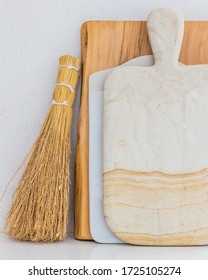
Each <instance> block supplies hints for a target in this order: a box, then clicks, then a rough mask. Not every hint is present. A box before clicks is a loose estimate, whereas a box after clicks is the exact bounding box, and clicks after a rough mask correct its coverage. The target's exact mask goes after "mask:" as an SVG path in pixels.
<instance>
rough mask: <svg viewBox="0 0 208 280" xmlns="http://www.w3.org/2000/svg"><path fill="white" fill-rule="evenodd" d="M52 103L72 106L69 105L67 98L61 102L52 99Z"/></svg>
mask: <svg viewBox="0 0 208 280" xmlns="http://www.w3.org/2000/svg"><path fill="white" fill-rule="evenodd" d="M52 104H53V105H63V106H67V107H70V108H73V107H72V105H70V104H69V103H68V102H67V100H64V101H63V102H56V100H54V99H53V100H52Z"/></svg>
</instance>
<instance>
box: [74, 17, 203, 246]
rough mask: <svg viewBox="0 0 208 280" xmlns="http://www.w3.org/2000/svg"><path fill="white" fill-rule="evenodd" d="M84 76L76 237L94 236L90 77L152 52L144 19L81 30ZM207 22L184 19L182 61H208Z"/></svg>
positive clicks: (100, 23)
mask: <svg viewBox="0 0 208 280" xmlns="http://www.w3.org/2000/svg"><path fill="white" fill-rule="evenodd" d="M81 43H82V60H83V77H82V95H81V107H80V116H79V127H78V143H77V151H76V167H75V237H76V238H77V239H84V240H85V239H88V240H90V239H91V234H90V227H89V185H88V182H89V175H88V156H89V155H88V148H89V142H88V78H89V75H90V74H91V73H93V72H96V71H99V70H104V69H108V68H111V67H115V66H117V65H120V64H122V63H124V62H126V61H128V60H130V59H132V58H135V57H137V56H140V55H147V54H152V51H151V47H150V44H149V39H148V35H147V28H146V22H145V21H89V22H86V23H84V24H83V25H82V29H81ZM207 50H208V22H203V21H198V22H197V21H194V22H192V21H189V22H185V32H184V38H183V44H182V48H181V52H180V58H179V60H180V61H181V62H182V63H185V64H200V63H208V52H207Z"/></svg>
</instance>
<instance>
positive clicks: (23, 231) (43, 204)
mask: <svg viewBox="0 0 208 280" xmlns="http://www.w3.org/2000/svg"><path fill="white" fill-rule="evenodd" d="M59 61H60V63H59V64H60V66H61V67H59V71H58V76H57V81H56V84H57V85H58V86H55V90H54V94H53V101H52V106H51V108H50V110H49V112H48V114H47V116H46V119H45V121H44V124H43V126H42V129H41V132H40V135H39V136H38V138H37V140H36V142H35V144H34V145H33V147H32V149H31V153H30V156H29V157H28V162H27V166H26V168H25V170H24V172H23V174H22V177H21V179H20V181H19V183H18V186H17V188H16V190H15V193H14V196H13V201H12V205H11V208H10V211H9V214H8V218H7V221H6V224H5V231H6V233H7V234H8V235H9V236H10V237H12V238H16V239H19V240H29V241H33V242H54V241H59V240H63V239H64V238H65V237H66V231H67V220H68V201H69V200H68V194H69V184H70V171H69V166H70V153H71V143H70V142H71V141H70V129H71V122H72V110H68V108H66V107H72V105H73V103H74V99H75V94H74V91H75V88H76V86H77V83H78V76H79V75H78V71H77V70H78V65H80V61H79V59H77V58H76V57H73V56H69V55H64V56H62V57H60V59H59ZM62 65H64V66H65V65H66V66H69V68H68V67H62ZM73 70H76V71H73ZM53 105H64V106H53Z"/></svg>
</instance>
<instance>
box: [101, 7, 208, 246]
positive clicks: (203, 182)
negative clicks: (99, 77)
mask: <svg viewBox="0 0 208 280" xmlns="http://www.w3.org/2000/svg"><path fill="white" fill-rule="evenodd" d="M147 28H148V34H149V38H150V43H151V46H152V50H153V54H154V58H155V65H154V66H149V67H141V66H134V67H132V66H129V67H123V68H120V69H116V70H113V71H112V72H111V73H110V74H109V75H108V77H107V79H106V81H105V87H104V117H103V129H104V135H103V149H104V150H103V153H104V159H103V187H104V214H105V218H106V221H107V224H108V226H109V227H110V229H111V231H112V232H113V233H114V234H115V235H116V236H118V237H119V238H120V239H122V240H123V241H125V242H128V243H132V244H142V245H202V244H208V124H207V120H208V65H195V66H184V65H181V64H179V63H178V56H179V52H180V48H181V41H182V37H183V17H182V15H181V14H180V13H178V12H177V11H175V10H172V9H157V10H155V11H153V12H152V13H151V14H150V15H149V17H148V25H147Z"/></svg>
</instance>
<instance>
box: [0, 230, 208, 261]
mask: <svg viewBox="0 0 208 280" xmlns="http://www.w3.org/2000/svg"><path fill="white" fill-rule="evenodd" d="M15 259H18V260H50V259H55V260H84V259H85V260H110V259H112V260H125V259H126V260H147V259H149V260H150V259H152V260H176V259H181V260H186V259H187V260H206V259H208V246H198V247H146V246H134V245H127V244H98V243H96V242H94V241H78V240H74V238H73V236H72V235H71V236H70V237H68V238H67V239H66V240H65V241H63V242H57V243H51V244H43V243H30V242H22V241H16V240H12V239H9V238H8V237H7V236H6V235H5V234H0V260H15Z"/></svg>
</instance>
